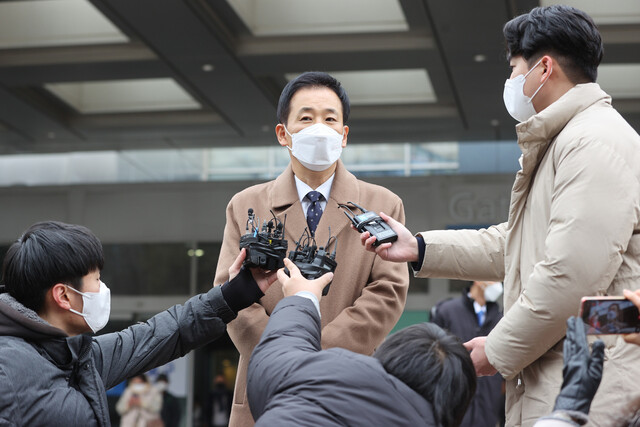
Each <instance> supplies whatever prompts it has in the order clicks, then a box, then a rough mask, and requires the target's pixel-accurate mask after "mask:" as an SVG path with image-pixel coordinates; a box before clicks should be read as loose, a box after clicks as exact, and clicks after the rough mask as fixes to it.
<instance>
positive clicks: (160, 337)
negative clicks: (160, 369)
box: [91, 286, 236, 389]
mask: <svg viewBox="0 0 640 427" xmlns="http://www.w3.org/2000/svg"><path fill="white" fill-rule="evenodd" d="M235 316H236V315H235V313H234V312H233V311H232V310H231V308H230V307H229V306H228V305H227V303H226V302H225V300H224V298H223V297H222V293H221V290H220V287H219V286H216V287H214V288H212V289H211V290H210V291H209V292H207V293H204V294H199V295H196V296H194V297H192V298H190V299H189V300H188V301H187V302H186V303H185V304H184V305H175V306H173V307H171V308H169V309H168V310H166V311H163V312H162V313H159V314H157V315H155V316H153V317H152V318H151V319H149V320H147V321H146V322H144V323H142V322H141V323H138V324H136V325H133V326H131V327H129V328H127V329H125V330H123V331H121V332H115V333H112V334H105V335H101V336H98V337H95V338H94V339H93V344H92V349H91V350H92V352H93V358H94V360H95V363H96V369H97V370H98V372H99V373H100V376H101V378H102V381H103V383H104V386H105V388H107V389H109V388H111V387H113V386H115V385H117V384H118V383H120V382H121V381H123V380H124V379H126V378H130V377H131V376H133V375H136V374H138V373H143V372H146V371H148V370H149V369H152V368H154V367H156V366H160V365H163V364H165V363H167V362H169V361H171V360H173V359H176V358H178V357H181V356H184V355H185V354H186V353H188V352H189V351H190V350H192V349H194V348H196V347H199V346H201V345H204V344H206V343H208V342H210V341H213V340H215V339H216V338H218V337H220V336H221V335H222V334H223V333H224V331H225V329H226V324H227V323H228V322H230V321H231V320H233V319H234V318H235Z"/></svg>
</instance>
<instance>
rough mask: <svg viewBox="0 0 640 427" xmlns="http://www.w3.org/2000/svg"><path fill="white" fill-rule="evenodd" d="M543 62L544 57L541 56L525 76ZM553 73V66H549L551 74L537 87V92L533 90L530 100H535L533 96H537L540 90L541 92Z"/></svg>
mask: <svg viewBox="0 0 640 427" xmlns="http://www.w3.org/2000/svg"><path fill="white" fill-rule="evenodd" d="M541 62H542V58H540V61H538V62H537V63H536V65H534V66H533V68H532V69H530V70H529V72H528V73H527V74H526V75H525V76H524V77H525V78H527V76H528V75H529V73H531V72H532V71H533V69H534V68H536V67H537V66H538V64H540V63H541ZM551 73H553V68H552V67H551V68H549V75H548V76H547V79H546V80H545V81H543V82H542V84H541V85H540V86H539V87H538V89H536V91H535V92H533V95H531V98H529V102H531V101H533V97H534V96H536V95H537V94H538V92H540V89H542V86H544V84H545V83H546V82H548V81H549V79H550V78H551Z"/></svg>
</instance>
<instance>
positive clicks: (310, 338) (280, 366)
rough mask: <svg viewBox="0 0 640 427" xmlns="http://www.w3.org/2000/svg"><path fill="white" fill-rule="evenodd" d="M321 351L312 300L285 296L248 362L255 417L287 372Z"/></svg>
mask: <svg viewBox="0 0 640 427" xmlns="http://www.w3.org/2000/svg"><path fill="white" fill-rule="evenodd" d="M320 350H321V346H320V316H319V315H318V312H317V310H316V308H315V306H314V305H313V303H312V302H311V301H310V300H309V299H307V298H303V297H297V296H291V297H287V298H284V299H282V300H281V301H280V302H279V303H278V305H276V308H275V309H274V310H273V312H272V313H271V317H270V319H269V323H268V324H267V327H266V329H265V331H264V333H263V334H262V338H260V343H259V344H258V345H257V346H256V348H255V350H254V351H253V354H252V355H251V359H250V361H249V371H248V377H247V378H248V382H247V397H248V399H249V407H250V408H251V413H252V414H253V418H254V419H256V420H257V419H258V418H259V417H260V416H261V415H262V414H263V413H264V410H265V407H266V406H267V404H268V403H269V401H270V400H271V399H272V398H273V397H274V395H275V394H276V392H277V391H279V389H280V384H281V382H282V381H283V380H284V379H285V378H286V377H287V374H288V373H289V372H293V371H295V370H296V368H297V367H298V366H299V365H300V364H301V363H304V362H305V359H306V357H305V356H308V353H316V352H319V351H320ZM305 353H306V354H305Z"/></svg>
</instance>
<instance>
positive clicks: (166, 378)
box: [156, 374, 169, 383]
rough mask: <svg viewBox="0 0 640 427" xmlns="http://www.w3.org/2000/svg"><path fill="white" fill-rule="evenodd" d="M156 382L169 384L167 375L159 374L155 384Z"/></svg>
mask: <svg viewBox="0 0 640 427" xmlns="http://www.w3.org/2000/svg"><path fill="white" fill-rule="evenodd" d="M158 381H164V382H166V383H168V382H169V377H168V376H167V374H160V375H158V376H157V377H156V382H158Z"/></svg>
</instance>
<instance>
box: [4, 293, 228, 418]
mask: <svg viewBox="0 0 640 427" xmlns="http://www.w3.org/2000/svg"><path fill="white" fill-rule="evenodd" d="M235 316H236V315H235V313H234V312H233V311H232V310H231V309H230V308H229V306H228V305H227V304H226V302H225V300H224V298H223V297H222V293H221V291H220V287H215V288H213V289H211V290H210V291H209V292H208V293H206V294H200V295H196V296H195V297H193V298H191V299H189V300H188V301H187V302H186V303H185V304H184V305H176V306H174V307H171V308H170V309H168V310H166V311H163V312H162V313H160V314H158V315H156V316H154V317H152V318H151V319H149V320H148V321H146V322H144V323H138V324H136V325H133V326H131V327H129V328H127V329H125V330H123V331H121V332H115V333H111V334H105V335H100V336H95V337H91V336H88V335H78V336H74V337H68V336H67V335H66V334H65V333H64V332H63V331H62V330H60V329H58V328H55V327H53V326H51V325H50V324H48V323H47V322H45V321H44V320H42V319H41V318H40V317H38V315H37V314H36V313H34V312H33V311H32V310H29V309H28V308H26V307H24V306H23V305H22V304H20V303H19V302H17V301H16V300H15V299H13V298H12V297H11V296H10V295H9V294H7V293H0V425H2V426H5V425H7V426H30V427H32V426H83V427H84V426H102V427H104V426H109V425H111V424H110V420H109V410H108V406H107V397H106V392H105V391H106V390H107V389H109V388H111V387H113V386H115V385H116V384H118V383H120V382H122V381H123V380H125V379H126V378H130V377H132V376H135V375H137V374H140V373H143V372H146V371H148V370H149V369H151V368H154V367H156V366H160V365H162V364H165V363H167V362H169V361H170V360H173V359H175V358H178V357H181V356H183V355H185V354H186V353H187V352H188V351H190V350H192V349H193V348H195V347H197V346H200V345H204V344H206V343H207V342H209V341H212V340H214V339H215V338H218V337H219V336H220V335H222V334H223V333H224V331H225V329H226V325H225V324H226V323H227V322H229V321H231V320H232V319H233V318H235Z"/></svg>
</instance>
